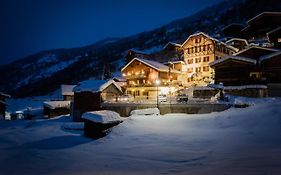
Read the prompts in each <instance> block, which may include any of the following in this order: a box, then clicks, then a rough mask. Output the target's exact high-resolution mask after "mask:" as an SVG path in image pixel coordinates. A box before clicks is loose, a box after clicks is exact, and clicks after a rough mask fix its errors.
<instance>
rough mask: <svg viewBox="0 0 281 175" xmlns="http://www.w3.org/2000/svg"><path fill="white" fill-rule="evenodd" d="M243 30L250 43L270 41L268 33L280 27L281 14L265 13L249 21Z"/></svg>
mask: <svg viewBox="0 0 281 175" xmlns="http://www.w3.org/2000/svg"><path fill="white" fill-rule="evenodd" d="M247 24H248V25H247V26H246V27H245V28H244V29H242V30H241V32H242V33H243V35H244V36H245V37H246V39H248V40H249V41H257V40H258V41H268V38H267V33H268V32H270V31H272V30H274V29H276V28H278V27H280V24H281V12H263V13H260V14H259V15H257V16H255V17H253V18H252V19H250V20H248V22H247Z"/></svg>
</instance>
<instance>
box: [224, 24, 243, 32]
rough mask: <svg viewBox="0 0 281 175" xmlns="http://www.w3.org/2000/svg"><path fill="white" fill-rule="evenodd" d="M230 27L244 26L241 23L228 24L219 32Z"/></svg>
mask: <svg viewBox="0 0 281 175" xmlns="http://www.w3.org/2000/svg"><path fill="white" fill-rule="evenodd" d="M230 26H242V27H243V26H244V25H243V24H241V23H231V24H228V25H227V26H225V27H223V28H222V29H221V30H225V29H227V28H229V27H230Z"/></svg>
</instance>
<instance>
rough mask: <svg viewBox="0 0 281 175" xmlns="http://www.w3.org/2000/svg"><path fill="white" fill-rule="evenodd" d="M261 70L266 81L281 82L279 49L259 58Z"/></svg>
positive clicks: (280, 52) (280, 55)
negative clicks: (261, 58)
mask: <svg viewBox="0 0 281 175" xmlns="http://www.w3.org/2000/svg"><path fill="white" fill-rule="evenodd" d="M261 71H262V72H263V75H264V76H265V78H266V82H267V83H281V51H279V52H277V53H275V54H271V55H269V56H268V57H266V59H264V60H261ZM280 90H281V89H280Z"/></svg>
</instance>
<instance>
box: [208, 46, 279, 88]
mask: <svg viewBox="0 0 281 175" xmlns="http://www.w3.org/2000/svg"><path fill="white" fill-rule="evenodd" d="M279 52H280V51H278V50H276V49H269V48H262V47H257V46H253V47H250V48H247V49H244V50H242V51H240V52H238V53H236V54H234V55H232V56H226V57H224V58H222V59H220V60H216V61H214V62H212V63H210V66H211V67H212V68H213V69H214V70H215V83H223V84H224V85H226V86H233V85H249V84H266V83H271V82H272V83H273V82H281V81H280V80H281V79H280V75H281V74H280V70H281V69H280V67H281V66H280V64H281V61H280V54H279Z"/></svg>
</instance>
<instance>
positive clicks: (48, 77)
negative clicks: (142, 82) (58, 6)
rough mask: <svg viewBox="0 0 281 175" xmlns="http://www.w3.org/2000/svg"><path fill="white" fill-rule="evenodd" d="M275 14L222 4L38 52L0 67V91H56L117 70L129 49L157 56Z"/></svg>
mask: <svg viewBox="0 0 281 175" xmlns="http://www.w3.org/2000/svg"><path fill="white" fill-rule="evenodd" d="M280 10H281V2H280V1H276V0H259V1H258V2H257V1H256V0H224V1H220V2H219V3H218V4H217V5H214V6H212V7H209V8H207V9H203V10H202V11H200V12H198V13H196V14H194V15H192V16H189V17H186V18H182V19H179V20H175V21H173V22H171V23H169V24H167V25H164V26H162V27H159V28H156V29H153V30H151V31H146V32H142V33H139V34H136V35H133V36H130V37H124V38H108V39H105V40H102V41H99V42H96V43H94V44H92V45H88V46H84V47H78V48H69V49H54V50H48V51H42V52H39V53H36V54H34V55H31V56H27V57H26V58H23V59H21V60H18V61H16V62H13V63H11V64H9V65H5V66H0V74H1V79H0V91H3V92H5V93H8V94H11V95H12V96H14V97H28V96H34V95H45V94H47V93H49V92H52V91H54V90H56V89H58V87H59V86H60V84H75V83H77V82H80V81H83V80H86V79H89V78H90V77H96V78H98V77H101V75H100V74H101V72H102V70H101V69H102V68H103V67H105V65H106V64H107V65H106V66H108V67H110V71H112V72H111V73H113V72H116V70H117V69H118V67H117V66H116V65H115V64H114V63H115V62H117V61H118V60H121V59H123V58H124V53H125V52H126V51H128V50H129V49H132V48H135V49H137V50H140V51H146V52H157V51H159V50H160V49H162V47H163V46H164V45H166V44H167V43H168V42H176V43H180V44H181V43H183V41H185V40H186V39H187V37H188V36H190V35H191V34H193V33H195V32H197V31H202V32H206V33H208V34H209V35H211V36H217V37H220V36H221V35H220V31H221V29H222V28H223V27H225V26H227V25H228V24H230V23H241V24H245V22H246V21H247V20H249V19H251V18H252V17H254V16H256V15H257V14H259V13H261V12H264V11H280ZM93 32H94V31H93ZM79 56H81V57H80V58H79V59H76V58H78V57H79ZM46 82H48V83H46Z"/></svg>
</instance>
